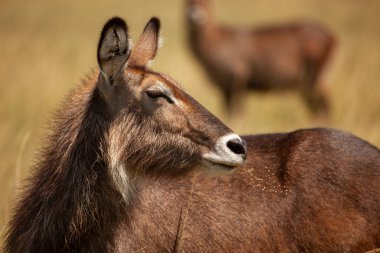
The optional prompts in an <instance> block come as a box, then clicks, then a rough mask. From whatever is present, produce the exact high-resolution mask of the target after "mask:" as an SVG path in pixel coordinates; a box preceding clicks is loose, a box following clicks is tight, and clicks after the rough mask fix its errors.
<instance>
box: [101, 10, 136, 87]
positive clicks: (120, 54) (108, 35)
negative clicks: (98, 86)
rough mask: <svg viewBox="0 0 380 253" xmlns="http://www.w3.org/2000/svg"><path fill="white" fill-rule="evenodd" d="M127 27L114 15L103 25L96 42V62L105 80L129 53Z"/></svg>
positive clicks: (108, 78)
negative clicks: (97, 42)
mask: <svg viewBox="0 0 380 253" xmlns="http://www.w3.org/2000/svg"><path fill="white" fill-rule="evenodd" d="M129 49H130V45H129V40H128V27H127V24H126V23H125V21H124V20H123V19H121V18H118V17H114V18H111V19H110V20H108V22H107V23H106V24H105V25H104V27H103V30H102V33H101V35H100V40H99V44H98V55H97V56H98V64H99V67H100V70H101V72H102V74H103V75H104V77H105V79H106V80H107V82H109V83H112V79H113V77H114V75H115V74H116V73H117V72H118V71H119V70H120V69H121V68H122V67H123V66H124V64H125V63H126V62H127V60H128V55H129Z"/></svg>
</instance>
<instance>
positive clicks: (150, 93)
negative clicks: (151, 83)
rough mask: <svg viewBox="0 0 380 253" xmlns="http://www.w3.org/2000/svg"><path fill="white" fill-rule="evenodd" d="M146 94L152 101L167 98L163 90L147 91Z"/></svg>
mask: <svg viewBox="0 0 380 253" xmlns="http://www.w3.org/2000/svg"><path fill="white" fill-rule="evenodd" d="M146 94H147V95H148V97H150V98H151V99H159V98H164V97H166V96H165V94H164V93H163V92H162V91H161V90H147V91H146Z"/></svg>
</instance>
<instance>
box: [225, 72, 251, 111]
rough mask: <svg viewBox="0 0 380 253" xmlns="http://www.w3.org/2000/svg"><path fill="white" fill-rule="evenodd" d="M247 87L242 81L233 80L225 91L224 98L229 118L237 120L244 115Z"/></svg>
mask: <svg viewBox="0 0 380 253" xmlns="http://www.w3.org/2000/svg"><path fill="white" fill-rule="evenodd" d="M245 90H246V85H245V83H244V82H242V81H240V80H236V79H235V80H232V82H231V85H229V86H228V87H227V88H225V89H224V91H223V93H224V98H225V101H226V103H225V106H226V111H227V112H228V117H230V118H237V117H238V116H239V115H242V114H243V113H244V91H245Z"/></svg>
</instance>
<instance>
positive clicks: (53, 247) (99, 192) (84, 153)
mask: <svg viewBox="0 0 380 253" xmlns="http://www.w3.org/2000/svg"><path fill="white" fill-rule="evenodd" d="M96 80H97V75H93V76H92V77H91V78H90V80H89V81H88V82H86V83H87V84H86V85H85V86H84V88H83V89H81V90H80V91H79V92H76V93H75V94H74V95H73V96H70V97H72V98H71V99H69V100H68V102H67V104H66V106H64V107H63V108H64V109H63V110H62V111H61V112H60V113H58V115H57V118H56V121H55V123H54V126H53V134H52V135H51V136H50V138H49V140H48V145H47V148H46V149H44V150H46V151H45V152H43V154H42V156H41V157H42V160H41V161H40V162H39V163H38V165H37V166H36V167H35V170H34V174H33V176H32V178H31V179H30V181H29V182H28V183H29V187H27V188H26V189H25V191H24V194H23V195H22V196H21V199H22V201H20V202H19V204H18V206H17V207H16V209H15V216H14V217H13V219H12V220H11V221H10V224H9V229H8V234H7V239H6V243H5V250H6V251H7V252H63V251H64V252H74V251H75V252H77V251H88V252H106V251H109V250H110V249H112V247H113V245H112V238H113V237H114V231H115V229H110V228H112V227H116V225H117V224H120V220H121V219H123V218H125V212H124V211H123V210H124V208H125V206H124V205H125V203H124V201H121V199H122V196H121V194H120V193H119V191H118V189H116V188H115V186H114V185H115V184H114V182H113V180H114V179H115V178H114V179H112V178H111V177H110V175H109V173H108V171H107V164H106V162H105V161H106V160H107V159H105V158H104V157H101V155H100V154H102V152H101V149H102V148H101V147H102V142H104V141H103V136H102V135H103V134H104V132H105V130H106V128H107V123H106V122H107V120H105V119H104V118H103V116H102V115H101V113H99V109H98V108H95V104H99V101H98V102H97V103H94V101H95V100H98V99H99V97H98V93H97V91H96V90H95V87H96V85H95V84H96ZM122 214H123V215H122ZM78 247H80V248H78Z"/></svg>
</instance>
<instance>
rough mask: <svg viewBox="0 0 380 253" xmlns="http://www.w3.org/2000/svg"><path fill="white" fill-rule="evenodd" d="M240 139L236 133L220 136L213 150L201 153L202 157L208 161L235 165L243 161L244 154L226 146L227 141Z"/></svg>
mask: <svg viewBox="0 0 380 253" xmlns="http://www.w3.org/2000/svg"><path fill="white" fill-rule="evenodd" d="M236 139H238V140H240V141H242V139H241V138H240V137H239V136H238V135H237V134H227V135H224V136H222V137H220V138H219V139H218V140H217V142H216V144H215V148H214V151H211V152H208V153H206V154H204V155H203V158H204V159H206V160H207V161H208V162H211V163H215V164H219V165H226V166H230V167H235V166H238V165H241V164H243V163H244V160H245V154H244V155H242V154H236V153H234V152H233V151H232V150H231V149H230V148H229V147H228V146H227V143H228V142H229V141H231V140H236Z"/></svg>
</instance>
